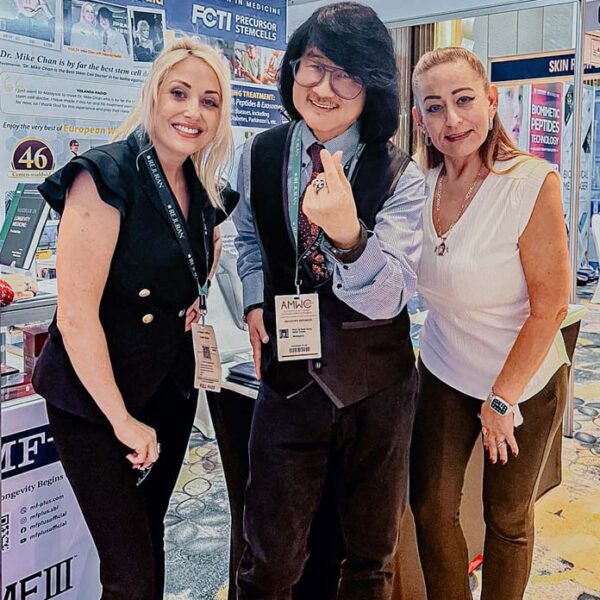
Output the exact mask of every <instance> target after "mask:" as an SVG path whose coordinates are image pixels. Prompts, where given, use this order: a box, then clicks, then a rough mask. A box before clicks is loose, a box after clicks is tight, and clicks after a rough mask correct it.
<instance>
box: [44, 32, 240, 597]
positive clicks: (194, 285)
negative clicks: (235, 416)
mask: <svg viewBox="0 0 600 600" xmlns="http://www.w3.org/2000/svg"><path fill="white" fill-rule="evenodd" d="M230 103H231V91H230V82H229V72H228V71H227V70H226V69H225V68H224V67H223V64H222V63H221V61H220V59H219V57H218V55H217V53H216V52H215V51H214V50H212V49H211V48H209V47H208V46H205V45H202V44H198V43H196V42H193V41H191V40H188V39H182V40H179V41H177V42H176V43H174V44H173V45H172V46H170V47H169V48H167V49H166V50H165V51H164V52H163V53H162V54H161V55H160V56H159V57H158V59H157V60H156V61H155V62H154V64H153V66H152V68H151V69H150V72H149V74H148V78H147V80H146V83H145V84H144V88H143V91H142V98H141V101H140V103H139V104H138V105H137V107H136V108H135V109H134V110H133V112H132V114H131V116H130V117H129V119H128V120H127V121H126V123H124V124H123V126H122V127H121V128H120V129H119V130H118V131H117V133H116V137H117V138H118V139H119V141H116V142H114V143H111V144H108V145H105V146H99V147H97V148H94V149H92V150H89V151H87V152H85V153H84V154H82V155H80V156H77V157H75V158H73V159H72V160H71V162H69V163H68V164H67V165H66V166H65V167H64V168H63V169H61V170H60V171H58V172H56V173H54V174H53V175H52V176H51V177H49V178H48V179H47V180H46V181H45V182H44V183H43V184H42V185H41V186H40V188H39V189H40V192H41V193H42V195H43V196H44V197H45V199H46V200H47V201H48V203H49V204H50V205H51V206H52V208H53V209H54V210H56V211H58V212H59V213H61V215H62V219H61V224H60V233H59V236H58V248H57V276H58V307H57V313H56V316H55V318H54V320H53V322H52V324H51V326H50V330H49V333H50V335H49V340H48V342H47V344H46V346H45V347H44V350H43V352H42V354H41V357H40V359H39V361H38V364H37V366H36V370H35V373H34V379H33V381H34V385H35V389H36V390H37V391H38V392H39V393H40V394H41V395H42V396H44V398H45V399H46V402H47V408H48V418H49V421H50V426H51V429H52V434H53V437H54V442H55V444H56V447H57V449H58V454H59V457H60V460H61V462H62V464H63V467H64V469H65V472H66V474H67V477H68V479H69V481H70V483H71V485H72V487H73V490H74V492H75V496H76V497H77V500H78V502H79V506H80V507H81V510H82V513H83V516H84V518H85V520H86V522H87V524H88V526H89V529H90V532H91V534H92V538H93V540H94V542H95V544H96V548H97V550H98V555H99V557H100V579H101V583H102V590H103V591H102V599H103V600H117V599H118V600H135V599H139V600H155V599H159V598H160V599H162V597H163V587H164V548H163V537H164V526H163V519H164V516H165V514H166V511H167V508H168V504H169V498H170V496H171V493H172V491H173V488H174V486H175V482H176V480H177V476H178V474H179V470H180V468H181V464H182V461H183V457H184V454H185V451H186V448H187V444H188V438H189V434H190V431H191V427H192V423H193V420H194V415H195V411H196V401H197V392H196V391H195V390H194V389H193V383H194V352H193V347H192V339H191V333H190V328H191V325H192V323H193V322H194V321H197V320H198V318H199V316H200V312H199V311H200V306H203V304H201V303H200V299H202V301H204V298H205V296H206V293H207V286H208V282H207V280H208V277H209V273H210V271H211V265H212V264H213V257H214V246H213V232H214V230H215V227H216V226H217V225H218V223H219V222H220V221H222V220H223V219H224V218H225V210H226V207H227V209H229V208H231V204H232V203H233V202H234V201H235V200H236V195H234V194H232V193H229V192H226V191H225V190H224V187H223V183H222V181H221V178H220V174H221V173H223V171H224V168H225V167H226V166H227V164H228V162H229V160H230V156H231V151H232V135H231V125H230Z"/></svg>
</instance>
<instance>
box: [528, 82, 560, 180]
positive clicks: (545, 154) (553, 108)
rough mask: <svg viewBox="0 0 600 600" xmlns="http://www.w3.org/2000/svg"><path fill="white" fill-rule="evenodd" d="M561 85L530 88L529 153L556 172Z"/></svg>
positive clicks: (557, 167) (547, 84)
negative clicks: (546, 162)
mask: <svg viewBox="0 0 600 600" xmlns="http://www.w3.org/2000/svg"><path fill="white" fill-rule="evenodd" d="M561 111H562V84H561V83H546V84H535V83H534V84H532V86H531V118H530V121H529V127H530V131H529V152H531V154H534V155H535V156H539V157H540V158H543V159H544V160H547V161H548V162H549V163H550V164H552V166H553V167H554V168H555V169H556V170H557V171H558V170H559V169H560V153H561Z"/></svg>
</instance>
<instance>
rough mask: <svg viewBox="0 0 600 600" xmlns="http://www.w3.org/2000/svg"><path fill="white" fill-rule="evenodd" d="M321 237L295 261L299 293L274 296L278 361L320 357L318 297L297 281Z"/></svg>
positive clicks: (297, 291) (296, 281)
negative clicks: (304, 260) (301, 267)
mask: <svg viewBox="0 0 600 600" xmlns="http://www.w3.org/2000/svg"><path fill="white" fill-rule="evenodd" d="M322 237H323V236H322V232H321V235H320V236H319V237H318V238H317V239H316V240H315V242H314V243H313V245H312V246H311V247H310V248H309V249H308V250H307V251H306V252H305V253H304V254H303V255H302V256H301V257H300V258H299V259H298V260H297V261H296V274H295V278H294V279H295V286H296V294H288V295H282V296H275V327H276V335H277V360H279V361H280V362H286V361H290V360H307V359H315V358H321V323H320V319H319V294H315V293H313V294H301V293H300V285H301V283H302V282H301V281H300V280H299V278H298V274H299V273H298V271H299V265H300V261H301V260H302V259H303V258H304V257H305V256H308V255H309V254H310V252H312V250H313V249H314V247H316V246H317V245H318V244H319V243H320V239H322Z"/></svg>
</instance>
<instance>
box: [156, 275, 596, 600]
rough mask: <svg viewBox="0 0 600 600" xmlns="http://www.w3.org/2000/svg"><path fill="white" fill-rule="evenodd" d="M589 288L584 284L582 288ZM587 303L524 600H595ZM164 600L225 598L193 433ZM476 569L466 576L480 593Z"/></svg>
mask: <svg viewBox="0 0 600 600" xmlns="http://www.w3.org/2000/svg"><path fill="white" fill-rule="evenodd" d="M588 288H589V289H588ZM592 292H593V288H592V287H591V286H586V287H585V288H580V290H579V296H580V302H581V303H582V304H583V305H585V306H586V307H587V308H588V311H589V312H588V313H587V315H586V317H585V318H584V321H583V325H582V328H581V333H580V335H579V340H578V344H577V350H576V355H575V367H576V388H575V396H576V400H575V405H576V408H575V436H574V438H573V439H564V446H563V448H564V450H563V483H562V485H561V486H559V487H558V488H557V489H554V490H552V491H551V492H549V493H548V494H547V495H546V496H545V497H544V498H543V499H542V500H541V501H540V502H539V503H538V504H537V512H536V545H535V555H534V561H533V570H532V575H531V579H530V583H529V586H528V588H527V592H526V594H525V600H542V599H543V600H600V567H599V566H598V565H600V558H599V557H600V305H592V304H590V302H589V299H590V298H591V296H592ZM166 537H167V590H168V592H169V593H168V594H167V596H166V598H168V599H169V600H213V599H215V600H225V598H226V591H227V569H228V543H229V516H228V507H227V493H226V490H225V480H224V478H223V471H222V467H221V463H220V460H219V454H218V450H217V446H216V443H215V442H214V441H210V440H205V439H203V438H202V436H201V434H199V433H194V435H193V439H192V444H191V450H190V457H189V464H187V465H186V466H185V467H184V469H183V472H182V474H181V477H180V480H179V482H178V485H177V490H176V493H175V494H174V496H173V498H172V501H171V507H170V511H169V515H168V517H167V534H166ZM478 576H479V574H478V573H476V574H475V576H474V577H473V578H472V587H473V589H474V599H475V600H477V598H478V587H479V581H478Z"/></svg>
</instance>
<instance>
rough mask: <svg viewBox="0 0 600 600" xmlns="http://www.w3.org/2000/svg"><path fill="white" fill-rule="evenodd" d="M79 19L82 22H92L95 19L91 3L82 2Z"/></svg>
mask: <svg viewBox="0 0 600 600" xmlns="http://www.w3.org/2000/svg"><path fill="white" fill-rule="evenodd" d="M81 20H82V21H83V22H84V23H89V24H93V23H94V21H95V20H96V13H95V12H94V7H93V6H92V5H91V4H84V5H82V7H81Z"/></svg>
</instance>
